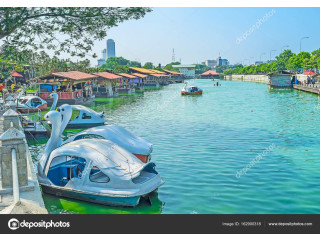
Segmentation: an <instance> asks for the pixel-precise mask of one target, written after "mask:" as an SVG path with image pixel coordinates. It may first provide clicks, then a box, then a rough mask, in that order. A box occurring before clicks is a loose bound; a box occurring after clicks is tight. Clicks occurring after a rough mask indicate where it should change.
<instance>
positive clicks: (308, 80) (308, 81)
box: [307, 75, 310, 84]
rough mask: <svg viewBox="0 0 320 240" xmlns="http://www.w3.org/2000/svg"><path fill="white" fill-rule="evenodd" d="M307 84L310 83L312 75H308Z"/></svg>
mask: <svg viewBox="0 0 320 240" xmlns="http://www.w3.org/2000/svg"><path fill="white" fill-rule="evenodd" d="M307 84H310V76H309V75H308V77H307Z"/></svg>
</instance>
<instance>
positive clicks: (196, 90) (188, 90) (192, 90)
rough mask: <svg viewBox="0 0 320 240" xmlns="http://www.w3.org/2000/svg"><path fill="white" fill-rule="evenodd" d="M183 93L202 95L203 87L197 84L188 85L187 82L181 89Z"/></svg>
mask: <svg viewBox="0 0 320 240" xmlns="http://www.w3.org/2000/svg"><path fill="white" fill-rule="evenodd" d="M181 95H202V89H200V88H198V87H196V86H187V83H185V86H184V87H183V88H182V90H181Z"/></svg>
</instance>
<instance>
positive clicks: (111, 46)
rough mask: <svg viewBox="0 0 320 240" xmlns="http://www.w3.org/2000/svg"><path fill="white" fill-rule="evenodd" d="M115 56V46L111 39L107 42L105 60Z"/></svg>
mask: <svg viewBox="0 0 320 240" xmlns="http://www.w3.org/2000/svg"><path fill="white" fill-rule="evenodd" d="M115 56H116V44H115V42H114V41H113V39H108V40H107V58H110V57H115Z"/></svg>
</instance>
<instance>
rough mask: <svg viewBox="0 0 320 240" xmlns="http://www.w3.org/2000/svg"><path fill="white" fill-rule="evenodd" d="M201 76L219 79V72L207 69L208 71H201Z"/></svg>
mask: <svg viewBox="0 0 320 240" xmlns="http://www.w3.org/2000/svg"><path fill="white" fill-rule="evenodd" d="M200 76H201V78H206V79H208V78H209V79H219V77H220V74H219V73H217V72H215V71H213V70H209V71H206V72H204V73H202V74H201V75H200Z"/></svg>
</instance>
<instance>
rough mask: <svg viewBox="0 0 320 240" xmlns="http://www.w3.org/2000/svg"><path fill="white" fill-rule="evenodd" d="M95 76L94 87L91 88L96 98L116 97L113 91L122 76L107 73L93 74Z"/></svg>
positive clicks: (116, 94)
mask: <svg viewBox="0 0 320 240" xmlns="http://www.w3.org/2000/svg"><path fill="white" fill-rule="evenodd" d="M94 75H96V76H97V79H96V81H95V86H94V87H93V94H94V95H95V96H96V97H97V98H108V97H117V96H118V93H117V92H116V89H115V84H116V82H120V80H121V79H122V76H119V75H116V74H113V73H109V72H99V73H94Z"/></svg>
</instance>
